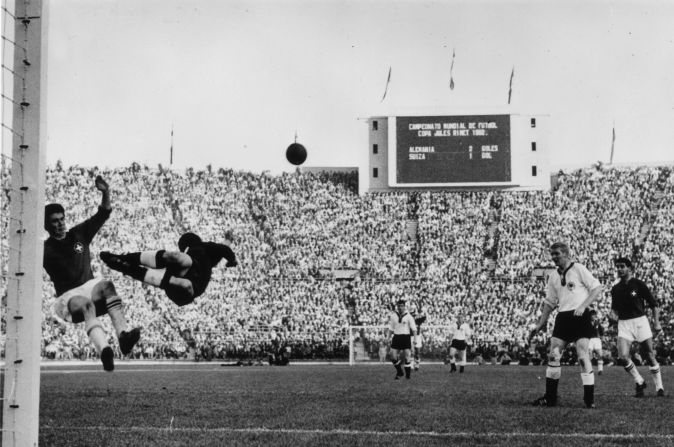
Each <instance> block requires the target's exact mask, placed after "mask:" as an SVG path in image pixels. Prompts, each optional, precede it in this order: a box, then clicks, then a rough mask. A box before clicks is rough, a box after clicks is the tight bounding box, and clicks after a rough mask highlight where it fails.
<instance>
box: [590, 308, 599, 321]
mask: <svg viewBox="0 0 674 447" xmlns="http://www.w3.org/2000/svg"><path fill="white" fill-rule="evenodd" d="M590 318H591V319H592V320H596V319H597V318H599V314H598V313H597V311H596V310H595V309H592V310H591V311H590Z"/></svg>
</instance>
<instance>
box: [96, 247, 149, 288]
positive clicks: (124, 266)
mask: <svg viewBox="0 0 674 447" xmlns="http://www.w3.org/2000/svg"><path fill="white" fill-rule="evenodd" d="M99 256H100V257H101V261H103V262H104V263H105V264H106V265H107V266H108V267H110V268H111V269H112V270H117V271H118V272H120V273H122V274H124V275H127V276H130V277H132V278H133V279H137V280H138V281H145V276H146V275H147V272H148V269H147V268H145V267H143V266H141V265H139V264H136V263H131V262H129V261H127V260H125V259H124V258H123V256H122V255H116V254H114V253H110V252H109V251H102V252H101V253H100V255H99Z"/></svg>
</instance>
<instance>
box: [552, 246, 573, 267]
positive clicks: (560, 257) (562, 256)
mask: <svg viewBox="0 0 674 447" xmlns="http://www.w3.org/2000/svg"><path fill="white" fill-rule="evenodd" d="M550 257H551V258H552V262H554V263H555V265H556V266H557V267H562V266H565V265H566V264H567V263H568V262H569V258H570V257H571V251H570V250H569V246H568V245H567V244H565V243H564V242H555V243H554V244H552V245H551V246H550Z"/></svg>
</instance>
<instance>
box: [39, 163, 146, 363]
mask: <svg viewBox="0 0 674 447" xmlns="http://www.w3.org/2000/svg"><path fill="white" fill-rule="evenodd" d="M95 184H96V188H97V189H98V190H99V191H101V193H102V194H103V198H102V200H101V205H100V206H99V207H98V211H97V212H96V214H94V215H93V216H92V217H91V218H89V219H87V220H85V221H84V222H82V223H80V224H79V225H76V226H74V227H73V228H71V229H70V230H69V231H67V230H66V223H65V209H64V208H63V206H62V205H60V204H58V203H51V204H49V205H47V206H46V207H45V211H44V228H45V230H47V232H48V233H49V238H48V239H47V240H46V241H45V242H44V258H43V266H44V269H45V270H46V271H47V273H48V274H49V277H50V278H51V280H52V282H53V283H54V288H55V289H56V295H57V299H56V303H55V309H54V310H55V314H56V316H57V318H55V319H56V320H57V321H59V322H63V321H69V322H73V323H81V322H84V328H85V330H86V332H87V335H88V336H89V339H90V340H91V342H92V343H93V345H94V346H95V348H96V352H98V354H99V355H100V357H101V361H102V362H103V368H104V369H105V370H106V371H112V370H113V369H114V367H115V365H114V360H113V359H114V353H113V351H112V348H110V346H109V345H108V337H107V335H106V334H105V332H104V331H103V326H102V325H101V322H100V321H99V319H98V318H97V317H99V316H100V315H104V314H106V313H107V314H108V315H110V320H111V321H112V325H113V327H114V328H115V332H116V333H117V337H118V339H119V348H120V350H121V351H122V354H124V355H126V354H128V353H130V352H131V350H132V349H133V346H134V345H135V344H136V343H137V342H138V339H139V338H140V328H135V329H132V330H130V331H127V324H126V318H125V316H124V310H123V307H122V300H121V298H120V297H119V296H117V292H116V291H115V286H114V284H113V283H112V282H111V281H109V280H106V279H103V278H101V277H100V276H96V277H95V276H94V274H93V272H92V270H91V253H90V252H89V244H90V243H91V241H92V239H93V238H94V236H95V235H96V233H97V232H98V230H100V229H101V227H102V226H103V224H104V223H105V221H106V220H107V219H108V217H110V213H111V212H112V206H111V205H110V188H109V186H108V184H107V183H106V182H105V180H103V178H102V177H101V176H100V175H99V176H98V177H96V180H95Z"/></svg>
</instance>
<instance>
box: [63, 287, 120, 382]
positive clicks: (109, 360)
mask: <svg viewBox="0 0 674 447" xmlns="http://www.w3.org/2000/svg"><path fill="white" fill-rule="evenodd" d="M68 311H69V312H70V314H71V315H72V316H73V321H74V322H78V321H79V322H81V321H84V330H85V331H86V333H87V336H88V337H89V340H90V341H91V343H92V344H93V345H94V348H95V349H96V352H97V353H98V354H99V355H100V357H101V362H102V363H103V369H104V370H106V371H112V370H114V369H115V362H114V353H113V352H112V348H110V346H109V345H108V337H107V336H106V335H105V331H103V325H102V324H101V322H100V320H99V319H98V318H96V306H95V305H94V303H93V302H92V301H91V300H90V299H88V298H86V297H84V296H75V297H73V298H71V299H70V301H68Z"/></svg>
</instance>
